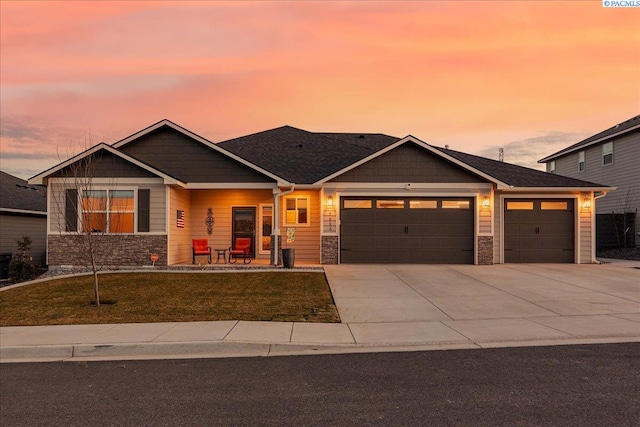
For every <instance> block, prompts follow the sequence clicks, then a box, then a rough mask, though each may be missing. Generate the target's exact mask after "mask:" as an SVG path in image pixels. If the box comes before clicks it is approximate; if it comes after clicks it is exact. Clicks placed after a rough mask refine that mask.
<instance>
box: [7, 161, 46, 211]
mask: <svg viewBox="0 0 640 427" xmlns="http://www.w3.org/2000/svg"><path fill="white" fill-rule="evenodd" d="M0 196H1V197H0V208H2V209H18V210H24V211H35V212H47V191H46V189H45V188H44V187H38V186H35V185H28V184H27V181H25V180H23V179H20V178H18V177H16V176H13V175H10V174H8V173H6V172H2V171H0Z"/></svg>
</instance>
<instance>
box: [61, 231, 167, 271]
mask: <svg viewBox="0 0 640 427" xmlns="http://www.w3.org/2000/svg"><path fill="white" fill-rule="evenodd" d="M91 238H92V239H94V241H95V243H96V244H97V245H98V261H99V264H100V265H104V266H142V265H152V262H151V259H150V257H151V254H152V253H157V254H158V258H159V259H158V261H157V262H156V265H158V266H166V265H167V236H165V235H153V236H145V235H115V234H114V235H94V236H91ZM48 240H49V241H48V249H49V266H50V267H55V266H61V265H72V266H89V265H90V263H91V261H90V259H89V257H88V256H87V255H86V254H87V252H88V250H89V249H88V248H89V244H88V237H87V236H85V235H79V234H71V235H56V234H50V235H49V239H48Z"/></svg>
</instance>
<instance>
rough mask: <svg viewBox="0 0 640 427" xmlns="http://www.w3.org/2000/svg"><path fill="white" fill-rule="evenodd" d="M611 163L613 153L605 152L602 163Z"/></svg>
mask: <svg viewBox="0 0 640 427" xmlns="http://www.w3.org/2000/svg"><path fill="white" fill-rule="evenodd" d="M611 163H613V154H605V155H604V157H602V164H603V165H610V164H611Z"/></svg>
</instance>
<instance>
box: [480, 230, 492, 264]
mask: <svg viewBox="0 0 640 427" xmlns="http://www.w3.org/2000/svg"><path fill="white" fill-rule="evenodd" d="M478 264H479V265H491V264H493V236H478Z"/></svg>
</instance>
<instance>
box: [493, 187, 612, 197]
mask: <svg viewBox="0 0 640 427" xmlns="http://www.w3.org/2000/svg"><path fill="white" fill-rule="evenodd" d="M616 188H617V187H510V188H509V189H507V190H503V191H504V192H512V191H514V192H515V191H544V192H545V193H561V192H564V193H566V192H571V191H578V192H582V193H584V192H590V191H613V190H615V189H616ZM528 197H534V196H528ZM535 197H543V195H537V196H535ZM550 197H558V195H556V194H554V195H552V196H550Z"/></svg>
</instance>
